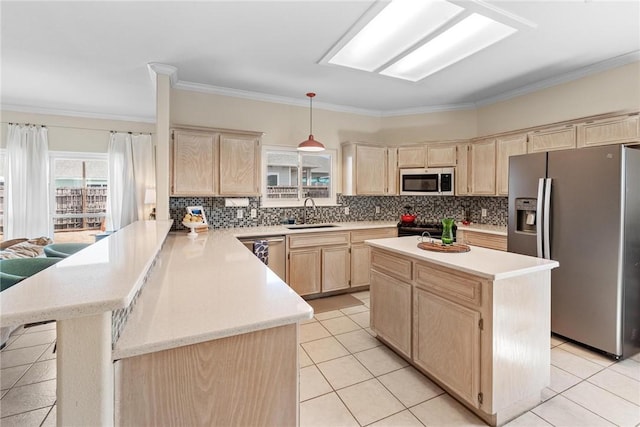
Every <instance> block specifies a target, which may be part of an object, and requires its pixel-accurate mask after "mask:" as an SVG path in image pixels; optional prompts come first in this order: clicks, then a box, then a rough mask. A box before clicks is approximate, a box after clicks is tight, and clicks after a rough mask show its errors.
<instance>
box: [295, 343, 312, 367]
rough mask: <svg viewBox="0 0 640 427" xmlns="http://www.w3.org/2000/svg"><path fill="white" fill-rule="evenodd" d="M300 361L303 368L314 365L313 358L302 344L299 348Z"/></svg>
mask: <svg viewBox="0 0 640 427" xmlns="http://www.w3.org/2000/svg"><path fill="white" fill-rule="evenodd" d="M298 363H299V364H300V367H301V368H304V367H307V366H310V365H313V360H311V358H310V357H309V355H308V354H307V352H306V351H304V348H302V346H300V348H299V349H298Z"/></svg>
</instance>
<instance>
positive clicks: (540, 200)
mask: <svg viewBox="0 0 640 427" xmlns="http://www.w3.org/2000/svg"><path fill="white" fill-rule="evenodd" d="M543 199H544V178H540V179H539V180H538V201H537V203H536V214H537V217H538V218H537V219H536V254H537V257H538V258H543V253H542V223H543V222H544V215H543V213H542V206H543V204H544V201H543Z"/></svg>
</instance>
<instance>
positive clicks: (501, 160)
mask: <svg viewBox="0 0 640 427" xmlns="http://www.w3.org/2000/svg"><path fill="white" fill-rule="evenodd" d="M526 153H527V135H526V134H518V135H508V136H502V137H499V138H497V139H496V173H497V175H496V181H497V182H496V186H497V194H498V196H507V195H509V157H511V156H517V155H519V154H526Z"/></svg>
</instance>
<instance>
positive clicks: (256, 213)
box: [251, 209, 258, 218]
mask: <svg viewBox="0 0 640 427" xmlns="http://www.w3.org/2000/svg"><path fill="white" fill-rule="evenodd" d="M257 217H258V211H257V210H256V209H251V218H257Z"/></svg>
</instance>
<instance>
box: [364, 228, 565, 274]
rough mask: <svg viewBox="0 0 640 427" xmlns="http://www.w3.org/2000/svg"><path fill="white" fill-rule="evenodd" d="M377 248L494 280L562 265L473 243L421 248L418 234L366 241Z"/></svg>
mask: <svg viewBox="0 0 640 427" xmlns="http://www.w3.org/2000/svg"><path fill="white" fill-rule="evenodd" d="M365 243H366V244H368V245H369V246H372V247H374V248H380V249H386V250H389V251H391V252H395V253H398V254H400V255H405V256H410V257H413V258H417V259H423V260H425V261H428V262H432V263H434V264H438V265H441V266H443V267H448V268H451V269H453V270H458V271H462V272H465V273H469V274H474V275H477V276H481V277H486V278H488V279H492V280H499V279H505V278H509V277H515V276H519V275H523V274H528V273H532V272H535V271H543V270H550V269H552V268H556V267H558V265H559V264H558V262H557V261H553V260H548V259H543V258H535V257H531V256H527V255H520V254H515V253H511V252H503V251H496V250H493V249H486V248H481V247H478V246H471V250H470V251H469V252H463V253H443V252H433V251H426V250H423V249H420V248H418V243H419V241H418V239H416V237H415V236H407V237H395V238H388V239H375V240H366V241H365Z"/></svg>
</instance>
